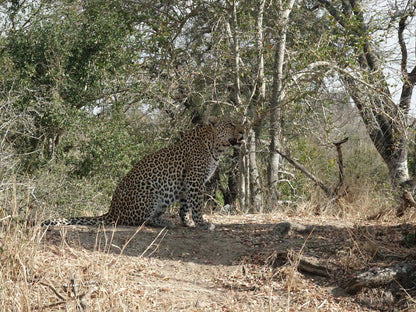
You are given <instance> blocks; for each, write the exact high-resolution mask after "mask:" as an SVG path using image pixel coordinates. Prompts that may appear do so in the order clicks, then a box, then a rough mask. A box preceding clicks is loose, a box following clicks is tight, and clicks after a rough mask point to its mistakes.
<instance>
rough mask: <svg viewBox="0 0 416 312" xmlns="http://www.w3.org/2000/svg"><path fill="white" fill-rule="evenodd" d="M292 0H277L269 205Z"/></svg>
mask: <svg viewBox="0 0 416 312" xmlns="http://www.w3.org/2000/svg"><path fill="white" fill-rule="evenodd" d="M294 2H295V1H294V0H287V1H286V2H282V1H278V4H279V10H280V11H279V15H280V20H279V24H278V31H277V45H276V50H275V56H274V68H273V84H272V97H271V99H270V131H269V137H270V145H269V164H268V170H267V171H268V172H267V184H268V190H269V194H268V200H269V205H273V202H274V201H276V200H277V199H278V197H279V195H278V191H277V183H278V181H279V166H280V162H281V159H280V155H279V153H278V150H279V149H280V145H281V144H280V143H281V142H280V140H281V129H282V119H283V113H282V101H283V99H284V97H285V95H284V89H283V64H284V60H285V49H286V33H287V27H288V21H289V15H290V12H291V11H292V8H293V4H294Z"/></svg>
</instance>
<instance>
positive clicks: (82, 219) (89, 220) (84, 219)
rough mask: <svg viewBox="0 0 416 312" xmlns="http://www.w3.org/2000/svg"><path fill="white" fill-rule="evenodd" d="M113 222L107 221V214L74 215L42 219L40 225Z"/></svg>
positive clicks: (107, 223) (108, 223)
mask: <svg viewBox="0 0 416 312" xmlns="http://www.w3.org/2000/svg"><path fill="white" fill-rule="evenodd" d="M110 224H113V222H108V218H107V214H104V215H102V216H98V217H75V218H61V219H50V220H45V221H42V223H41V226H60V225H94V226H99V225H110Z"/></svg>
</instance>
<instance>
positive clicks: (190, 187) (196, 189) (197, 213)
mask: <svg viewBox="0 0 416 312" xmlns="http://www.w3.org/2000/svg"><path fill="white" fill-rule="evenodd" d="M187 182H188V183H186V185H187V187H186V190H187V192H185V194H186V202H187V208H188V209H189V208H190V209H192V219H193V220H194V222H195V226H196V227H197V228H199V229H201V230H210V231H212V230H213V229H215V225H214V224H212V223H210V222H207V221H205V220H204V218H203V216H202V208H203V207H204V188H205V187H204V180H203V179H201V183H196V182H195V181H194V182H190V181H187ZM201 185H202V186H201Z"/></svg>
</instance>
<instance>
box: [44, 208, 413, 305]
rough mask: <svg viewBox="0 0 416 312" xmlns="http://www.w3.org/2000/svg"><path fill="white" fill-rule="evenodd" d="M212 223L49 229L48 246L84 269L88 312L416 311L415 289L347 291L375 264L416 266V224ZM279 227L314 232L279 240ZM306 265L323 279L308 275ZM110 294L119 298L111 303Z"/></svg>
mask: <svg viewBox="0 0 416 312" xmlns="http://www.w3.org/2000/svg"><path fill="white" fill-rule="evenodd" d="M207 218H208V219H209V220H210V221H211V222H213V223H215V224H216V229H215V230H214V231H212V232H209V231H200V230H198V229H195V228H185V227H182V226H180V225H177V227H176V228H174V229H170V230H166V229H157V228H149V227H142V228H135V227H118V228H115V229H114V228H108V229H99V228H95V227H83V226H70V227H69V226H68V227H60V228H59V227H57V228H52V229H49V230H48V231H46V232H45V236H44V239H43V243H44V246H45V252H46V253H49V254H50V255H53V256H50V259H59V258H60V257H69V258H74V259H76V263H77V265H78V266H82V265H83V263H85V265H84V266H85V267H82V268H81V269H78V270H77V271H76V272H77V273H75V275H76V276H75V277H72V279H73V280H74V279H75V280H78V282H79V284H80V285H81V286H80V287H81V288H82V289H84V290H83V291H84V292H85V293H87V294H88V296H86V298H84V299H85V300H84V302H83V305H82V307H83V308H84V309H86V310H88V309H89V310H92V311H95V310H96V311H98V310H104V311H105V310H106V306H105V305H106V304H107V305H108V304H109V305H112V306H113V307H112V309H114V310H120V311H121V310H131V311H414V310H413V309H414V308H415V301H414V297H413V295H414V294H415V292H414V289H410V290H407V291H402V292H400V289H399V290H397V293H396V292H394V290H393V291H391V290H390V289H388V290H385V288H386V289H387V286H386V285H383V286H381V287H378V288H374V289H365V288H364V289H362V290H360V291H359V292H358V293H356V294H348V293H346V291H345V289H346V285H347V284H348V281H349V280H351V278H353V277H354V275H355V274H357V273H359V272H362V271H365V270H366V269H368V268H374V267H388V266H390V265H391V264H393V263H398V262H400V263H401V262H406V263H407V262H413V263H414V262H416V260H415V259H416V250H415V249H416V248H415V247H412V246H404V245H403V244H401V242H402V241H403V239H404V237H406V235H407V234H408V233H409V232H411V231H413V232H414V231H415V229H416V224H403V223H397V224H393V223H385V222H378V221H375V222H370V221H357V220H355V221H349V220H344V219H335V218H332V219H331V218H328V217H325V218H324V217H302V218H300V217H288V216H279V215H244V216H222V215H211V216H207ZM176 222H177V220H176ZM280 222H290V223H292V224H297V225H301V226H306V227H307V229H308V230H307V231H301V230H300V231H289V232H288V233H283V234H281V233H280V234H279V233H277V232H276V229H275V227H276V224H278V223H280ZM301 260H303V261H306V264H307V265H308V264H310V265H312V266H315V267H317V268H318V273H316V272H312V273H311V272H306V271H304V270H301V269H302V266H299V262H300V261H301ZM56 261H58V260H56ZM74 261H75V260H74ZM51 262H53V261H52V260H51ZM57 263H58V262H57ZM322 269H323V270H324V273H323V274H319V272H320V271H319V270H322ZM80 272H81V273H80ZM321 273H322V272H321ZM91 285H94V286H91ZM114 285H119V286H114ZM80 292H81V290H80ZM50 296H51V298H53V294H51V295H50ZM105 296H108V297H112V298H114V299H113V300H112V301H110V303H108V299H107V301H106V300H104V299H103V298H104V297H105ZM50 301H52V302H53V300H50ZM44 307H45V305H44ZM61 308H62V307H61ZM107 308H108V307H107ZM66 309H67V310H68V305H67V308H66ZM79 309H80V308H78V310H79ZM44 310H48V309H44ZM69 310H70V309H69Z"/></svg>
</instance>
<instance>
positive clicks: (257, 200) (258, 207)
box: [247, 129, 263, 213]
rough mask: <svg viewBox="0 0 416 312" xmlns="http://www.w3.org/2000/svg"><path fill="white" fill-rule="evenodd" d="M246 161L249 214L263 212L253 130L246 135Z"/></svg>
mask: <svg viewBox="0 0 416 312" xmlns="http://www.w3.org/2000/svg"><path fill="white" fill-rule="evenodd" d="M247 141H248V146H249V150H248V159H249V176H250V210H249V211H250V212H251V213H253V212H260V213H262V212H263V206H262V201H261V194H260V188H259V185H260V183H259V179H260V177H259V170H258V168H257V155H256V153H257V149H256V147H257V142H256V133H255V131H254V130H253V129H251V130H250V133H249V134H248V140H247Z"/></svg>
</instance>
